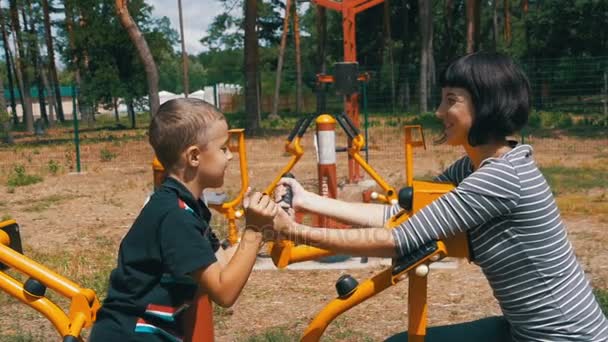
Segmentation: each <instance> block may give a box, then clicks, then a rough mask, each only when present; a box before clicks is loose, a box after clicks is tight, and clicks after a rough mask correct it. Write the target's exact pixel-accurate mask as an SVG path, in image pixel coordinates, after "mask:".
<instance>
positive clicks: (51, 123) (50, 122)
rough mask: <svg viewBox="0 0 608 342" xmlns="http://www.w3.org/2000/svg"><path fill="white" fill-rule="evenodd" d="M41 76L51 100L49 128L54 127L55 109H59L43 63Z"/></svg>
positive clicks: (41, 64)
mask: <svg viewBox="0 0 608 342" xmlns="http://www.w3.org/2000/svg"><path fill="white" fill-rule="evenodd" d="M40 76H41V78H42V83H43V84H44V89H45V90H46V94H47V96H48V99H49V113H48V114H49V127H53V125H54V124H55V108H57V102H56V101H55V96H53V89H52V87H51V84H50V83H49V79H48V77H46V68H45V65H44V63H42V61H41V62H40Z"/></svg>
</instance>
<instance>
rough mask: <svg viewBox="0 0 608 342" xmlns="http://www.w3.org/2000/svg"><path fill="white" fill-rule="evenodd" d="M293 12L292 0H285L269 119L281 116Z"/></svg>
mask: <svg viewBox="0 0 608 342" xmlns="http://www.w3.org/2000/svg"><path fill="white" fill-rule="evenodd" d="M290 14H291V0H286V1H285V17H284V18H283V31H282V32H281V44H280V45H279V57H278V60H277V71H276V73H275V79H274V96H273V98H272V111H271V112H270V115H269V116H268V118H269V119H272V120H276V119H278V118H279V94H280V90H281V73H282V72H283V59H284V58H285V45H287V33H288V32H289V15H290Z"/></svg>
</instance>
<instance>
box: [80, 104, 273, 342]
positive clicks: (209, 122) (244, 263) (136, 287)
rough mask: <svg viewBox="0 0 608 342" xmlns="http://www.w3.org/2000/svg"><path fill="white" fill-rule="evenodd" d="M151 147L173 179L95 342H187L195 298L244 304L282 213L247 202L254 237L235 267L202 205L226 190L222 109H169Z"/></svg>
mask: <svg viewBox="0 0 608 342" xmlns="http://www.w3.org/2000/svg"><path fill="white" fill-rule="evenodd" d="M149 140H150V144H151V145H152V147H153V148H154V152H155V153H156V156H157V158H158V159H159V160H160V162H161V163H162V164H163V166H164V167H165V170H166V171H167V178H166V180H165V182H164V183H163V185H162V186H161V187H160V188H159V189H158V190H157V191H156V192H155V193H154V195H152V197H151V199H150V201H149V202H148V203H147V204H146V205H145V206H144V208H143V209H142V211H141V213H140V214H139V216H138V217H137V219H136V220H135V223H134V224H133V226H132V227H131V229H130V230H129V232H128V233H127V235H126V236H125V237H124V239H123V241H122V242H121V245H120V250H119V254H118V265H117V267H116V268H115V269H114V270H113V271H112V274H111V275H110V286H109V289H108V296H107V298H106V299H105V301H104V303H103V306H102V308H101V309H100V310H99V312H98V314H97V321H96V323H95V325H94V327H93V330H92V332H91V336H90V341H93V342H107V341H181V340H182V338H183V324H184V320H183V316H184V312H185V311H186V309H187V308H188V307H189V305H190V303H191V301H192V300H193V299H194V295H195V292H196V291H197V287H198V291H199V292H200V293H203V294H206V295H207V296H208V297H209V298H210V299H211V300H212V301H213V302H215V303H216V304H219V305H221V306H223V307H229V306H231V305H232V304H233V303H234V302H235V301H236V299H237V297H238V296H239V294H240V292H241V290H242V289H243V286H244V285H245V283H246V281H247V279H248V277H249V274H250V273H251V270H252V268H253V265H254V263H255V259H256V254H257V252H258V250H259V247H260V245H261V243H262V233H261V229H262V227H265V226H269V225H272V222H273V217H274V216H275V214H276V213H277V211H278V206H277V205H276V204H275V203H274V201H272V200H270V199H269V198H268V196H262V195H261V194H260V193H255V194H253V195H251V196H250V197H247V198H245V202H244V206H245V207H246V214H245V215H246V229H245V231H244V232H243V235H242V237H241V243H240V245H239V246H238V248H237V249H236V251H235V253H234V255H233V257H232V259H231V260H230V262H229V263H228V264H227V265H226V266H222V265H221V264H220V263H219V262H218V260H217V259H216V257H215V254H214V253H215V252H216V251H218V249H219V242H218V239H217V237H216V236H215V234H214V233H213V232H212V231H211V229H210V227H209V220H210V218H211V213H210V212H209V209H208V208H207V207H206V206H205V204H204V203H203V202H202V201H201V200H199V196H200V195H201V194H202V192H203V189H205V188H217V187H220V186H222V184H223V182H224V173H225V170H226V166H227V163H228V161H229V160H230V159H232V154H231V153H230V151H229V150H228V148H227V146H226V144H227V143H228V125H227V123H226V119H225V118H224V116H223V115H222V113H220V112H219V111H218V110H217V109H216V108H215V107H213V106H211V105H210V104H208V103H206V102H204V101H201V100H197V99H176V100H171V101H168V102H166V103H164V104H163V105H162V106H161V107H160V108H159V110H158V113H157V114H156V115H155V116H154V118H153V119H152V122H151V123H150V131H149Z"/></svg>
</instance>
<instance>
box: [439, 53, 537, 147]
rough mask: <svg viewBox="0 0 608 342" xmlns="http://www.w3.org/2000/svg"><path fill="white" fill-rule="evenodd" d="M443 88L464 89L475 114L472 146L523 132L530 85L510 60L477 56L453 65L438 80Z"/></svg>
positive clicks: (528, 106)
mask: <svg viewBox="0 0 608 342" xmlns="http://www.w3.org/2000/svg"><path fill="white" fill-rule="evenodd" d="M439 85H440V86H441V87H442V88H445V87H454V88H464V89H466V90H467V91H468V92H469V93H470V94H471V98H472V100H473V105H474V108H475V113H474V115H473V125H472V127H471V129H470V131H469V137H468V140H469V144H470V145H471V146H478V145H482V144H485V143H488V142H489V141H491V140H494V139H503V138H505V137H506V136H507V135H510V134H513V133H514V132H517V131H519V130H520V129H522V128H523V127H524V126H525V125H526V123H527V122H528V114H529V111H530V83H529V82H528V78H527V77H526V75H525V74H524V73H523V71H522V70H521V69H520V68H519V67H518V66H517V65H515V63H513V60H512V59H511V58H509V57H507V56H504V55H501V54H498V53H489V52H475V53H472V54H468V55H465V56H462V57H459V58H457V59H455V60H454V61H452V62H451V63H450V64H449V65H448V66H447V67H446V68H445V70H443V72H442V73H441V75H440V76H439Z"/></svg>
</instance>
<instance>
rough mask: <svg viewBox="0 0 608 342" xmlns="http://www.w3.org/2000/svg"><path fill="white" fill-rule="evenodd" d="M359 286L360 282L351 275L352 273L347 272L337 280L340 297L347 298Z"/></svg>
mask: <svg viewBox="0 0 608 342" xmlns="http://www.w3.org/2000/svg"><path fill="white" fill-rule="evenodd" d="M357 286H359V282H358V281H357V280H356V279H355V278H353V277H351V276H350V274H345V275H343V276H341V277H340V278H338V281H336V291H337V292H338V297H340V298H345V297H348V296H350V295H351V294H352V293H353V292H355V290H356V289H357Z"/></svg>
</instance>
